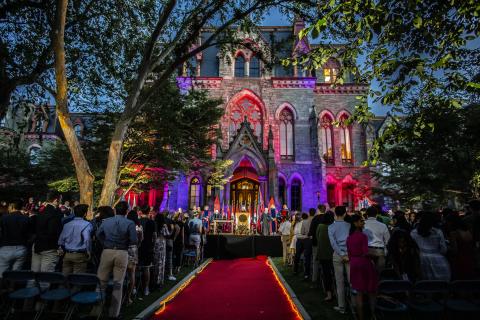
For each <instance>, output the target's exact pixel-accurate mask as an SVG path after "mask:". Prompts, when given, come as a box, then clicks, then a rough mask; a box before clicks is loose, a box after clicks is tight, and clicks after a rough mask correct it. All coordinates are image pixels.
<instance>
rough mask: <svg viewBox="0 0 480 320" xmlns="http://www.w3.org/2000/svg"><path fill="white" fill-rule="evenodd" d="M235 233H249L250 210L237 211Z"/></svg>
mask: <svg viewBox="0 0 480 320" xmlns="http://www.w3.org/2000/svg"><path fill="white" fill-rule="evenodd" d="M235 234H242V235H249V234H250V212H246V211H242V212H239V213H237V215H236V225H235Z"/></svg>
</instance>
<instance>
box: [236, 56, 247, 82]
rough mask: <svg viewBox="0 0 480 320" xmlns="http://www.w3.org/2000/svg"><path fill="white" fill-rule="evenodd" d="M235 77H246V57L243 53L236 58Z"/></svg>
mask: <svg viewBox="0 0 480 320" xmlns="http://www.w3.org/2000/svg"><path fill="white" fill-rule="evenodd" d="M235 77H239V78H243V77H245V58H244V57H243V56H242V55H238V56H237V57H236V58H235Z"/></svg>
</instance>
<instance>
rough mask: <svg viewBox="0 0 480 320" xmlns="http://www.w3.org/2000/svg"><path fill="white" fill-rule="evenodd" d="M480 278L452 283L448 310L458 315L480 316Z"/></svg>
mask: <svg viewBox="0 0 480 320" xmlns="http://www.w3.org/2000/svg"><path fill="white" fill-rule="evenodd" d="M479 295H480V280H458V281H453V282H451V283H450V297H449V298H448V299H447V302H446V307H447V311H449V312H452V313H454V314H455V315H457V314H458V313H460V314H461V315H462V314H464V315H468V316H470V317H471V316H473V315H477V316H480V299H479Z"/></svg>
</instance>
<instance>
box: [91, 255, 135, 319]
mask: <svg viewBox="0 0 480 320" xmlns="http://www.w3.org/2000/svg"><path fill="white" fill-rule="evenodd" d="M127 264H128V253H127V250H112V249H104V250H103V252H102V256H101V258H100V265H99V266H98V271H97V276H98V278H99V279H100V285H101V290H102V291H103V292H104V293H105V289H106V288H107V285H108V279H109V277H110V273H111V272H113V291H112V301H111V303H110V309H109V311H108V315H109V316H110V317H112V318H116V317H118V315H119V314H120V308H121V307H122V286H123V280H124V279H125V272H126V271H127Z"/></svg>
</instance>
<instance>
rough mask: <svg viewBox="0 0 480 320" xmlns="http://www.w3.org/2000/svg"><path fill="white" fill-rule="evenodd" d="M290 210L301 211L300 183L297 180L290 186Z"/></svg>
mask: <svg viewBox="0 0 480 320" xmlns="http://www.w3.org/2000/svg"><path fill="white" fill-rule="evenodd" d="M290 209H292V210H296V211H301V210H302V183H301V182H300V180H299V179H294V180H293V181H292V185H291V186H290Z"/></svg>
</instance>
